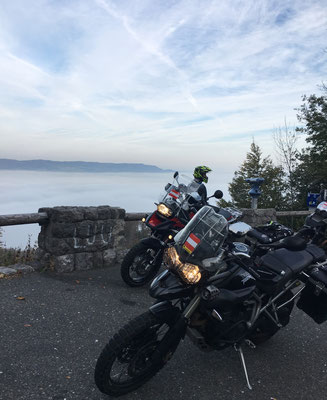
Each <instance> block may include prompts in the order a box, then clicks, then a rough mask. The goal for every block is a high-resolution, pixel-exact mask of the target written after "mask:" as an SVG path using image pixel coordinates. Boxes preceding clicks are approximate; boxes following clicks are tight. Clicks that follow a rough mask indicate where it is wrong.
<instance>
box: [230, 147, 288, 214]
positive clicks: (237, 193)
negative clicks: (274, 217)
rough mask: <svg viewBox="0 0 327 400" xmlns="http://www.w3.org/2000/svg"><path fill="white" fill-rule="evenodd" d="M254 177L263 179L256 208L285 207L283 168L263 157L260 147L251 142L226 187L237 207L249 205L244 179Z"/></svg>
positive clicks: (246, 185) (248, 187) (246, 184)
mask: <svg viewBox="0 0 327 400" xmlns="http://www.w3.org/2000/svg"><path fill="white" fill-rule="evenodd" d="M254 177H260V178H264V179H265V181H264V183H263V184H262V186H261V192H262V194H261V196H260V197H259V200H258V208H276V209H278V210H281V209H283V208H285V199H284V196H283V192H284V189H285V184H284V180H283V169H282V167H280V166H274V165H273V162H272V160H271V158H270V157H269V156H268V157H265V158H263V157H262V151H261V149H260V147H259V146H258V145H256V144H255V143H254V142H252V144H251V147H250V151H249V152H248V153H247V155H246V158H245V161H244V162H243V164H242V165H241V167H240V168H239V170H237V171H235V173H234V178H233V180H232V182H231V183H230V184H229V187H228V191H229V193H230V195H231V197H232V201H233V203H234V204H235V205H236V206H237V207H240V208H250V207H251V198H250V196H249V194H248V193H249V190H250V185H249V184H248V183H247V182H246V181H245V179H246V178H254Z"/></svg>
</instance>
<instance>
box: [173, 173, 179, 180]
mask: <svg viewBox="0 0 327 400" xmlns="http://www.w3.org/2000/svg"><path fill="white" fill-rule="evenodd" d="M178 175H179V173H178V171H176V172H175V173H174V179H175V178H177V177H178Z"/></svg>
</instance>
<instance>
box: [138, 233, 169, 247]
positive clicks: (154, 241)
mask: <svg viewBox="0 0 327 400" xmlns="http://www.w3.org/2000/svg"><path fill="white" fill-rule="evenodd" d="M141 243H142V244H144V245H145V246H147V247H150V248H151V249H154V250H159V249H163V248H164V247H165V243H164V242H162V241H161V240H160V239H158V238H155V237H153V236H151V237H148V238H144V239H141Z"/></svg>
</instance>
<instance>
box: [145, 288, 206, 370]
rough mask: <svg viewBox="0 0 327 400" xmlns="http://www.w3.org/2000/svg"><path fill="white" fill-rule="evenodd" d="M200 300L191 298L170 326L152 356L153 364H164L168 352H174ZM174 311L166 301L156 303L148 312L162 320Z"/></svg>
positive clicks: (198, 297)
mask: <svg viewBox="0 0 327 400" xmlns="http://www.w3.org/2000/svg"><path fill="white" fill-rule="evenodd" d="M200 300H201V297H200V295H196V296H195V297H193V299H192V300H191V301H190V303H189V304H188V305H187V307H186V308H185V310H184V311H183V313H182V314H180V315H179V316H178V318H177V320H175V322H174V323H173V324H172V326H171V328H170V329H169V331H168V332H167V333H166V335H165V336H164V337H163V339H162V340H161V342H160V344H159V346H158V347H157V349H156V350H155V352H154V354H153V361H154V362H155V363H159V364H162V363H165V362H166V361H167V360H168V359H167V357H166V355H167V354H168V353H169V352H173V351H175V349H176V348H177V346H178V344H179V342H180V340H181V339H182V338H183V337H184V336H185V333H186V328H187V324H188V322H189V319H190V318H191V316H192V314H193V313H194V311H195V310H196V309H197V307H198V305H199V303H200ZM168 304H169V305H168ZM174 309H175V310H176V308H173V306H172V305H171V303H170V302H168V301H167V302H161V303H157V304H155V305H154V306H152V307H150V311H151V312H152V313H154V314H155V315H156V316H157V317H158V318H159V319H162V320H164V319H166V316H167V314H168V313H169V314H170V315H171V311H172V310H174Z"/></svg>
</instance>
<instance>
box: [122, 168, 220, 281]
mask: <svg viewBox="0 0 327 400" xmlns="http://www.w3.org/2000/svg"><path fill="white" fill-rule="evenodd" d="M199 187H200V184H199V183H196V182H195V181H194V180H191V179H190V178H188V177H186V176H184V175H182V176H181V175H180V174H179V173H178V172H177V171H176V172H175V174H174V181H173V183H172V184H171V183H168V184H167V185H166V186H165V191H164V193H163V194H162V195H161V196H160V197H159V202H158V203H156V206H157V208H156V210H155V211H154V212H153V213H151V214H149V215H148V216H147V217H146V218H144V220H143V222H144V223H145V225H146V226H147V227H148V228H149V229H150V231H151V235H150V236H149V237H146V238H144V239H142V240H140V241H139V242H138V243H136V244H135V245H134V246H133V247H132V248H131V249H130V250H129V251H128V252H127V253H126V255H125V257H124V259H123V261H122V264H121V267H120V273H121V277H122V279H123V281H124V282H125V283H126V284H127V285H129V286H132V287H133V286H143V285H144V284H146V283H147V282H150V281H151V280H152V279H153V277H154V276H155V275H156V274H157V273H158V271H159V268H160V266H161V264H162V257H163V251H164V249H165V247H166V245H167V243H171V242H173V238H174V236H175V235H176V233H177V232H179V231H180V230H181V229H183V228H184V226H185V225H186V224H187V223H188V221H190V219H191V218H192V217H193V216H194V215H195V213H196V212H197V211H198V209H199V208H201V207H202V206H203V205H204V204H203V199H202V198H201V196H200V195H199V194H198V192H197V189H198V188H199ZM222 196H223V193H222V192H221V191H220V190H217V191H216V192H215V193H214V195H213V196H211V197H216V198H217V199H219V198H221V197H222ZM207 200H208V199H207Z"/></svg>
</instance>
